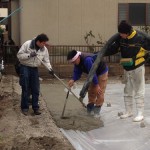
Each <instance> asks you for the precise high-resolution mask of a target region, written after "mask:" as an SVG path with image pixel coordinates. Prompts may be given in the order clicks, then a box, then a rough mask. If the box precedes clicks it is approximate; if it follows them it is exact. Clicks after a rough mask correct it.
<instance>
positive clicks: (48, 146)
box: [0, 75, 150, 150]
mask: <svg viewBox="0 0 150 150" xmlns="http://www.w3.org/2000/svg"><path fill="white" fill-rule="evenodd" d="M116 80H117V81H119V82H120V77H118V78H117V79H115V82H116ZM148 81H150V80H148ZM56 89H57V91H56ZM62 89H63V90H62ZM49 91H51V94H50V95H51V96H50V97H46V96H45V95H47V96H49V95H48V94H44V93H48V92H49ZM20 94H21V88H20V86H19V84H18V77H16V76H12V75H6V76H3V77H2V80H1V82H0V150H74V148H73V147H72V145H71V144H70V143H69V142H68V140H67V139H66V138H65V137H64V136H63V134H62V133H61V132H60V130H59V128H63V129H67V130H69V129H72V130H80V131H89V130H92V129H96V128H99V127H103V121H101V120H100V119H94V118H93V117H89V116H87V115H86V109H84V108H83V107H82V105H81V104H80V103H79V102H78V101H77V100H74V97H73V96H69V100H68V103H67V107H66V110H65V116H66V117H67V118H66V119H61V118H60V116H61V113H62V109H63V105H64V100H65V97H66V92H64V87H63V86H62V85H61V84H59V83H58V81H57V82H56V81H53V80H49V81H48V84H47V81H42V84H41V95H40V101H39V103H40V109H41V111H42V114H41V115H39V116H35V115H34V114H33V112H32V109H31V108H30V112H29V114H28V116H24V115H23V114H22V113H21V112H20ZM72 99H73V100H72ZM105 105H106V104H105Z"/></svg>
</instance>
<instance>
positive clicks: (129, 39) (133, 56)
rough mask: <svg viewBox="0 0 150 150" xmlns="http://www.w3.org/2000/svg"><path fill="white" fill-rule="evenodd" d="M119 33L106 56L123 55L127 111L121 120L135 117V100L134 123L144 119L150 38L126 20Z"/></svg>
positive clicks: (122, 23)
mask: <svg viewBox="0 0 150 150" xmlns="http://www.w3.org/2000/svg"><path fill="white" fill-rule="evenodd" d="M118 32H119V36H118V39H117V40H116V41H114V42H113V43H112V45H109V46H108V47H109V48H108V49H107V50H106V53H105V55H106V56H109V55H112V54H116V53H118V52H120V53H121V60H120V63H121V64H122V66H123V68H124V76H125V87H124V104H125V109H126V111H125V113H124V114H123V115H121V116H120V118H121V119H124V118H128V117H131V116H133V100H135V102H136V109H137V114H136V116H135V118H134V119H133V121H135V122H139V121H141V120H143V118H144V114H143V113H144V95H145V67H144V63H145V57H146V54H147V50H148V49H149V48H150V37H148V35H147V34H145V33H142V32H140V31H136V30H134V29H133V27H132V26H131V25H130V24H129V23H128V22H127V21H125V20H123V21H121V22H120V24H119V25H118ZM148 43H149V44H148Z"/></svg>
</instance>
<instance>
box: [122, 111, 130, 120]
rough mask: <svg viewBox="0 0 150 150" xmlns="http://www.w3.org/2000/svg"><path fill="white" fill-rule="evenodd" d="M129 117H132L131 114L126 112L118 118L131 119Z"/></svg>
mask: <svg viewBox="0 0 150 150" xmlns="http://www.w3.org/2000/svg"><path fill="white" fill-rule="evenodd" d="M131 116H133V114H132V113H131V112H126V113H124V114H123V115H121V116H120V119H125V118H128V117H131Z"/></svg>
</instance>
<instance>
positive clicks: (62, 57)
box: [2, 45, 150, 77]
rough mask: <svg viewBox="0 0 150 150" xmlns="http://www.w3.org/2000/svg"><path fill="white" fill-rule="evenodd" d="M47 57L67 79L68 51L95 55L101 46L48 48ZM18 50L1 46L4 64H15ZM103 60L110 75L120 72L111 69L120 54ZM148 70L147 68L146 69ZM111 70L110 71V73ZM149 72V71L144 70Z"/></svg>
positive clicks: (68, 67) (68, 74)
mask: <svg viewBox="0 0 150 150" xmlns="http://www.w3.org/2000/svg"><path fill="white" fill-rule="evenodd" d="M47 48H48V51H49V57H50V61H51V64H52V66H53V68H54V70H55V71H56V73H57V75H59V76H61V77H69V76H71V75H72V70H73V65H71V64H69V63H68V61H67V54H68V52H69V51H71V50H73V49H75V50H79V51H82V52H91V53H97V52H99V51H100V50H101V48H102V46H87V45H85V46H81V45H54V46H48V47H47ZM18 50H19V46H3V48H2V56H3V59H4V63H5V64H7V65H13V64H15V62H16V59H17V57H16V54H17V52H18ZM103 60H104V61H105V62H106V63H108V64H111V65H109V66H110V75H111V72H112V74H113V73H114V74H115V72H116V74H117V71H118V74H120V72H122V69H121V68H122V67H121V66H119V67H118V68H116V69H111V68H113V66H115V65H117V64H119V63H118V62H119V60H120V54H116V55H112V56H107V57H104V58H103ZM148 68H149V67H148ZM111 70H112V71H111ZM146 71H147V72H150V69H148V70H146Z"/></svg>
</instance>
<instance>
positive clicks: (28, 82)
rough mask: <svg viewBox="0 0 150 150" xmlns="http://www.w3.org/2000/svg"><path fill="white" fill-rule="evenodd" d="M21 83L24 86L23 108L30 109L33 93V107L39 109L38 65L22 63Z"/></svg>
mask: <svg viewBox="0 0 150 150" xmlns="http://www.w3.org/2000/svg"><path fill="white" fill-rule="evenodd" d="M20 85H21V87H22V94H21V109H22V110H28V109H29V103H28V102H29V97H30V94H31V95H32V109H33V110H38V109H39V104H38V100H39V90H40V84H39V73H38V68H37V67H29V66H24V65H21V68H20Z"/></svg>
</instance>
